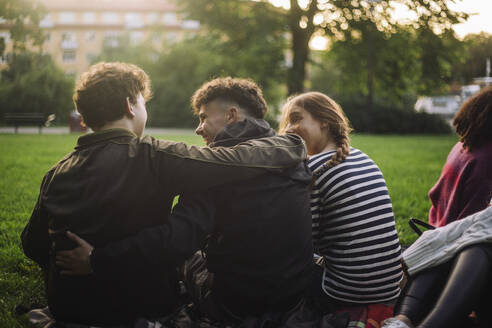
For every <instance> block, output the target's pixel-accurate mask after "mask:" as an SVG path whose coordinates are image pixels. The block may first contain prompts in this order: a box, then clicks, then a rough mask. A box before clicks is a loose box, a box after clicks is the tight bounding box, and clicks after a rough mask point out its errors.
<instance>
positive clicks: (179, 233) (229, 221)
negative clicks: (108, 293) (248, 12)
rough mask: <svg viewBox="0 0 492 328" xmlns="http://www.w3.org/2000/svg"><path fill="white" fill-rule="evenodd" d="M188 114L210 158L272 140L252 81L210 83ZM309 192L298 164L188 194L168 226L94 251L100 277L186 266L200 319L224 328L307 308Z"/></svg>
mask: <svg viewBox="0 0 492 328" xmlns="http://www.w3.org/2000/svg"><path fill="white" fill-rule="evenodd" d="M192 106H193V109H194V112H195V114H196V115H197V116H198V117H199V119H200V123H199V125H198V127H197V129H196V133H197V134H199V135H201V136H202V137H203V139H204V141H205V142H206V144H207V145H208V147H210V148H209V149H211V150H219V149H236V148H237V147H239V146H240V145H241V143H243V142H246V141H249V142H252V141H253V140H261V139H264V138H268V137H270V138H271V137H274V136H275V135H276V133H275V131H274V130H273V129H272V128H271V127H270V126H269V124H268V123H267V122H266V121H265V120H264V119H263V117H264V115H265V113H266V111H267V105H266V102H265V100H264V98H263V94H262V91H261V89H260V88H259V87H258V85H256V84H255V83H254V82H253V81H251V80H246V79H238V78H231V77H225V78H218V79H214V80H211V81H209V82H207V83H205V84H204V85H202V86H201V87H200V88H199V89H198V90H197V91H196V92H195V94H194V95H193V97H192ZM295 137H296V138H297V136H295ZM251 150H253V148H251ZM245 155H246V154H245ZM257 155H258V152H254V153H251V154H249V155H247V156H250V157H255V156H257ZM272 156H276V155H275V154H273V153H272ZM267 162H268V161H267ZM170 174H172V173H170ZM190 174H193V175H195V174H198V175H203V176H208V175H209V172H208V171H206V170H202V171H198V172H190ZM217 180H218V181H217V183H219V182H223V179H222V178H221V179H217ZM310 183H311V172H310V171H309V169H308V167H307V165H306V163H305V162H302V163H299V164H298V165H296V166H293V167H291V168H289V169H287V170H277V171H272V170H268V171H265V172H263V174H261V175H260V176H258V177H254V178H250V179H243V181H241V182H235V183H225V184H222V185H220V186H216V187H214V188H211V189H207V190H203V189H202V188H200V189H199V188H197V189H196V190H188V191H187V192H185V193H183V194H182V195H181V196H180V198H179V202H178V203H177V204H176V206H175V207H174V208H173V211H172V214H171V216H170V217H169V220H168V222H166V223H164V224H162V225H160V226H157V227H150V228H149V229H144V230H142V231H140V232H139V233H137V234H136V235H135V236H131V237H128V238H124V239H121V240H118V241H114V242H110V243H106V244H105V245H103V246H102V247H97V246H96V247H95V249H94V252H95V267H94V268H93V269H94V272H95V273H96V275H99V276H100V277H110V276H114V275H117V274H118V273H119V272H127V271H131V270H132V268H133V267H137V268H138V271H139V272H143V273H153V272H158V269H159V268H162V267H164V268H165V267H170V266H172V265H181V264H183V263H184V265H183V270H182V271H183V281H184V282H185V285H186V287H187V290H188V291H189V293H190V295H191V299H192V300H193V303H194V304H195V305H196V308H197V309H198V311H199V314H200V315H204V316H206V317H207V318H209V319H212V320H214V321H219V322H222V323H225V324H234V323H240V322H241V320H243V319H244V318H247V317H252V316H258V317H262V316H263V315H264V314H267V313H283V312H287V311H289V310H292V309H294V308H295V307H296V306H297V305H299V304H300V303H301V301H302V300H303V296H304V291H305V289H306V288H307V286H308V284H309V281H310V278H311V272H312V267H313V262H312V254H313V249H312V235H311V222H310V216H311V212H310V207H309V187H310ZM140 218H141V219H144V218H145V216H144V215H142V216H141V217H140ZM79 243H80V245H81V246H82V247H81V248H82V249H81V251H83V250H84V249H85V251H84V252H83V254H85V255H83V256H81V260H79V263H80V265H81V266H82V267H85V269H84V270H83V271H82V273H83V272H87V271H88V270H89V268H90V266H89V265H88V261H87V258H88V257H89V255H88V254H89V253H90V250H91V248H92V246H90V245H88V244H87V243H86V242H85V241H81V240H79ZM197 251H200V252H197ZM202 254H205V255H204V256H203V255H202ZM68 257H70V256H68ZM185 260H186V262H185ZM67 261H69V259H68V260H67ZM66 263H67V262H65V263H64V264H66ZM69 267H70V265H69ZM67 270H72V271H73V272H74V273H77V274H80V271H78V270H77V269H76V268H75V269H70V268H69V269H67ZM158 295H160V296H161V297H162V298H164V299H168V295H166V294H162V293H160V294H158ZM146 301H147V300H146ZM148 301H150V300H148Z"/></svg>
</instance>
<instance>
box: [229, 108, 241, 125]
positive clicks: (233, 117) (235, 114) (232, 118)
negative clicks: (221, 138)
mask: <svg viewBox="0 0 492 328" xmlns="http://www.w3.org/2000/svg"><path fill="white" fill-rule="evenodd" d="M239 116H240V115H239V109H237V108H236V107H231V108H229V109H228V110H227V111H226V122H227V124H231V123H234V122H237V121H239Z"/></svg>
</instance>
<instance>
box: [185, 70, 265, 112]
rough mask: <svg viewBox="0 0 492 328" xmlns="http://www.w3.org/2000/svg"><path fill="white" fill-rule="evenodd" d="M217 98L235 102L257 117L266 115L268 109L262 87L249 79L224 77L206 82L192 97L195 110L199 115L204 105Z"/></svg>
mask: <svg viewBox="0 0 492 328" xmlns="http://www.w3.org/2000/svg"><path fill="white" fill-rule="evenodd" d="M216 99H220V100H225V101H230V102H234V103H236V104H238V105H239V107H241V108H242V109H244V110H245V111H247V113H248V114H249V115H251V116H253V117H255V118H263V117H265V114H266V111H267V104H266V102H265V99H264V98H263V93H262V91H261V89H260V87H259V86H258V85H257V84H256V83H255V82H253V81H252V80H248V79H238V78H232V77H224V78H217V79H213V80H211V81H208V82H206V83H205V84H203V85H202V86H201V87H200V88H199V89H198V90H196V91H195V93H194V94H193V96H192V97H191V105H192V107H193V112H194V113H195V114H197V115H198V113H199V112H200V107H201V106H202V105H206V104H208V103H210V102H212V101H213V100H216Z"/></svg>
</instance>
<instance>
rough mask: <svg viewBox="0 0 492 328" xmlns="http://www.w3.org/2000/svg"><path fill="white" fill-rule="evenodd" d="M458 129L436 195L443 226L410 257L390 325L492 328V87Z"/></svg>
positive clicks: (433, 213)
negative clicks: (472, 322) (471, 324)
mask: <svg viewBox="0 0 492 328" xmlns="http://www.w3.org/2000/svg"><path fill="white" fill-rule="evenodd" d="M453 125H454V127H455V128H456V133H457V134H458V136H459V141H458V143H456V145H455V146H454V147H453V149H452V150H451V152H450V154H449V155H448V158H447V160H446V163H445V164H444V167H443V169H442V174H441V177H440V178H439V181H438V182H437V183H436V185H435V186H434V187H433V188H432V189H431V190H430V192H429V197H430V199H431V202H432V208H431V209H430V213H429V223H430V224H432V225H434V226H435V227H437V229H435V230H429V231H426V232H424V234H423V235H422V236H421V237H420V238H419V239H417V241H416V242H415V243H414V244H412V246H411V247H410V248H409V249H407V250H406V251H405V252H404V253H403V260H404V262H405V263H406V264H405V265H406V266H407V267H408V273H409V278H410V279H409V283H408V284H407V285H406V286H405V290H404V292H403V293H402V296H401V298H400V300H399V302H398V306H397V307H396V308H395V317H394V318H392V319H391V320H388V321H387V322H386V324H385V326H384V327H387V328H397V327H401V328H407V327H432V328H439V327H465V326H467V325H468V324H469V322H467V320H468V315H469V314H470V312H471V311H475V312H476V316H475V320H477V321H478V322H479V324H480V327H490V326H491V320H490V319H489V317H490V315H489V313H488V311H489V309H490V307H491V303H492V302H491V301H490V295H489V292H490V291H491V288H492V285H491V283H490V274H491V273H492V207H490V205H492V203H491V200H492V87H488V88H485V89H482V90H481V91H480V92H479V93H477V94H476V95H474V96H472V97H470V98H469V99H467V100H466V101H465V102H464V103H463V105H462V106H461V107H460V109H459V110H458V112H457V113H456V115H455V117H454V120H453Z"/></svg>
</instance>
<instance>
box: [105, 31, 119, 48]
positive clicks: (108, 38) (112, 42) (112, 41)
mask: <svg viewBox="0 0 492 328" xmlns="http://www.w3.org/2000/svg"><path fill="white" fill-rule="evenodd" d="M119 36H120V33H119V32H117V31H108V32H105V33H104V41H103V42H104V45H105V46H107V47H110V48H116V47H118V46H119V44H120V41H119Z"/></svg>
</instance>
